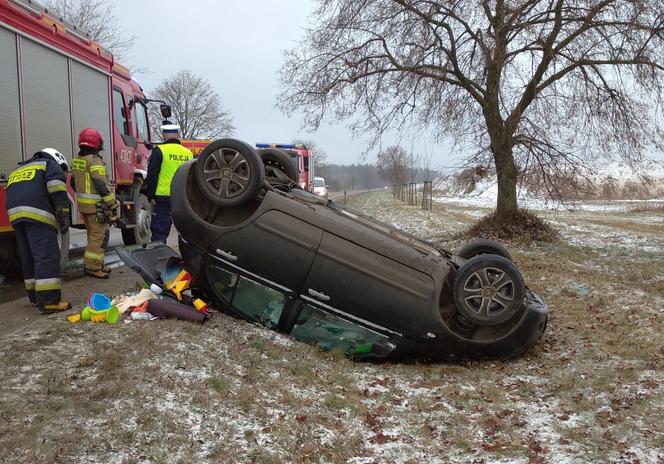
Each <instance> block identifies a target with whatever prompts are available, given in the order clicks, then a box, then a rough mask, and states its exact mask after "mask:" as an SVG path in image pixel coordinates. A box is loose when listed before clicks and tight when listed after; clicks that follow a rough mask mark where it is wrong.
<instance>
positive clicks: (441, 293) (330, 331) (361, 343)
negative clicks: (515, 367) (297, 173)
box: [134, 162, 548, 360]
mask: <svg viewBox="0 0 664 464" xmlns="http://www.w3.org/2000/svg"><path fill="white" fill-rule="evenodd" d="M192 166H194V162H190V163H187V164H185V165H183V166H182V167H180V169H179V170H178V171H177V173H176V175H175V177H174V180H173V186H172V195H171V202H172V211H173V220H174V224H175V226H176V228H177V229H178V232H179V234H180V237H179V239H180V251H181V253H182V258H183V259H184V261H185V263H186V265H187V268H188V270H189V271H190V272H191V273H192V275H193V276H194V277H195V278H197V279H198V281H199V282H200V283H201V286H202V289H203V291H204V292H205V293H206V295H207V296H208V297H210V298H212V300H213V301H214V302H217V303H218V304H219V305H220V306H221V307H222V308H223V309H225V310H227V311H229V312H231V313H233V314H235V315H237V316H239V317H242V318H245V319H247V320H249V321H251V322H254V323H259V324H262V325H264V326H266V327H268V328H271V329H276V330H280V331H283V332H286V333H289V334H292V335H294V336H295V337H296V338H298V339H300V340H303V341H306V342H315V343H317V344H318V345H319V346H321V347H323V348H325V347H329V348H330V349H341V350H343V351H344V352H345V353H346V354H348V355H350V356H353V357H360V358H363V357H368V358H376V357H379V358H391V359H400V358H427V359H454V360H460V359H468V358H477V357H503V358H504V357H509V356H513V355H516V354H519V353H522V352H523V351H524V350H525V349H527V348H529V347H530V346H532V345H534V344H535V343H536V342H537V341H538V340H539V339H540V338H541V336H542V334H543V332H544V329H545V327H546V321H547V315H548V306H546V303H544V302H543V300H541V298H539V297H538V296H537V295H536V294H535V293H533V292H531V291H529V290H528V291H527V293H526V298H524V301H523V305H522V309H521V310H520V311H519V312H518V313H517V314H516V315H515V316H514V317H513V318H512V319H510V321H509V323H505V324H502V325H500V326H497V327H482V326H477V325H475V326H472V327H470V328H469V327H467V326H465V325H464V324H463V323H461V322H463V321H462V319H460V318H459V315H458V312H457V311H456V309H455V307H454V305H453V304H452V302H451V297H450V294H451V289H450V285H451V281H452V280H453V278H454V275H455V272H456V270H457V269H458V267H459V265H460V264H463V262H464V261H465V260H463V259H462V258H459V257H458V256H455V255H453V254H451V253H449V252H447V251H446V250H444V249H442V248H439V247H436V246H434V245H432V244H430V243H427V242H424V241H422V240H420V239H418V238H416V237H413V236H412V235H409V234H406V233H404V232H401V231H398V230H396V229H394V228H392V227H390V226H388V225H386V224H382V223H380V222H378V221H375V220H373V219H371V218H368V217H366V216H364V215H362V214H360V213H357V212H354V211H351V210H349V209H347V208H345V207H344V206H343V205H339V204H338V203H335V202H331V201H328V200H325V199H323V198H321V197H319V196H316V195H314V194H312V193H309V192H305V191H303V190H299V189H293V190H284V191H279V190H277V189H274V190H273V189H268V190H267V191H264V192H263V193H261V194H260V196H259V197H257V198H256V200H255V201H254V202H252V203H247V204H246V205H243V206H242V207H240V208H223V209H222V208H219V207H214V206H212V205H210V204H209V202H207V201H206V200H205V199H204V198H202V197H201V196H200V192H198V191H197V189H196V185H195V179H194V176H193V169H192ZM155 253H156V251H155ZM160 253H164V252H163V251H162V252H160ZM143 257H145V256H143ZM146 263H154V260H148V259H146ZM134 268H135V263H134Z"/></svg>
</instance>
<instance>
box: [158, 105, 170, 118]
mask: <svg viewBox="0 0 664 464" xmlns="http://www.w3.org/2000/svg"><path fill="white" fill-rule="evenodd" d="M159 111H160V112H161V116H162V117H163V118H164V119H168V118H170V117H171V106H170V105H165V104H161V105H159Z"/></svg>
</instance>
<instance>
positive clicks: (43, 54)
mask: <svg viewBox="0 0 664 464" xmlns="http://www.w3.org/2000/svg"><path fill="white" fill-rule="evenodd" d="M146 106H147V100H146V98H145V95H144V94H143V90H142V89H141V87H140V86H139V85H138V84H137V83H136V81H134V80H133V79H132V77H131V75H130V73H129V70H128V69H127V68H125V67H123V66H121V65H120V64H118V63H116V62H115V60H114V57H113V55H112V54H111V53H110V52H109V51H108V50H105V49H104V48H103V47H101V46H100V45H99V44H97V43H95V42H94V41H92V40H90V37H89V36H88V35H87V34H86V33H85V32H83V31H81V30H79V29H77V28H76V27H75V26H72V25H70V24H68V23H66V22H65V21H62V20H60V19H56V18H54V17H52V16H51V15H49V13H48V11H47V10H46V9H45V8H44V7H42V6H41V5H39V4H38V3H37V2H35V1H31V0H0V147H2V150H1V151H0V274H5V275H7V274H9V273H11V271H12V270H15V271H17V270H18V257H17V253H16V246H15V243H14V237H13V232H12V228H11V226H10V224H9V219H8V217H7V211H6V204H5V189H4V188H3V187H2V182H1V180H2V179H4V178H6V176H7V175H8V174H9V173H10V172H11V171H12V170H13V169H15V167H16V164H17V162H19V161H21V160H25V159H27V158H30V157H31V156H32V155H33V154H34V153H35V152H36V151H39V150H40V149H42V148H44V147H53V148H55V149H57V150H59V151H60V152H61V153H63V154H65V156H67V157H68V158H69V159H71V156H72V154H73V153H76V152H77V146H76V143H77V137H78V133H79V131H81V130H82V129H83V128H86V127H94V128H96V129H98V130H99V131H100V132H101V133H102V134H103V136H104V145H105V147H104V151H103V152H102V155H103V158H104V160H105V162H106V164H107V166H109V168H110V169H109V172H110V173H112V182H113V183H114V184H115V189H116V195H117V197H118V199H119V200H120V201H121V203H122V207H121V216H120V219H119V221H118V226H119V227H120V228H121V229H122V237H123V240H124V242H125V243H126V244H134V243H145V242H147V241H148V240H149V237H150V231H149V221H150V205H149V202H148V199H147V197H146V196H145V195H144V194H143V193H141V185H142V183H143V180H144V179H145V177H146V175H147V160H148V156H149V154H150V150H151V148H152V144H151V140H150V123H149V119H148V112H147V107H146ZM69 194H70V199H71V200H72V207H73V210H72V224H73V227H75V228H83V225H82V221H81V220H80V218H79V214H78V211H77V210H76V201H74V200H75V196H74V192H73V191H71V189H70V192H69ZM62 239H63V246H62V249H63V251H65V252H66V253H64V255H65V256H66V255H67V254H68V248H69V247H68V236H67V235H65V236H64V237H62Z"/></svg>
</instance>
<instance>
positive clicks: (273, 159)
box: [258, 148, 299, 182]
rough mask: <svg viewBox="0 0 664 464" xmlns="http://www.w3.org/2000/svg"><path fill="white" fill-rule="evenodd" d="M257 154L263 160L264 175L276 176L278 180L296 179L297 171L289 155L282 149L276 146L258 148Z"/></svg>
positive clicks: (294, 180)
mask: <svg viewBox="0 0 664 464" xmlns="http://www.w3.org/2000/svg"><path fill="white" fill-rule="evenodd" d="M258 154H259V155H260V156H261V159H262V160H263V165H264V166H265V177H267V178H276V179H278V180H288V179H290V180H292V181H293V182H297V181H298V177H299V173H298V171H297V168H296V167H295V164H293V160H292V158H291V157H290V155H289V154H288V153H287V152H285V151H284V150H280V149H278V148H266V149H264V150H260V151H259V152H258Z"/></svg>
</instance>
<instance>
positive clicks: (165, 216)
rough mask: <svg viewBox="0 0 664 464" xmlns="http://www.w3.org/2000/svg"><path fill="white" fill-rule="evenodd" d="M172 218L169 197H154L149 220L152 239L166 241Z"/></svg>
mask: <svg viewBox="0 0 664 464" xmlns="http://www.w3.org/2000/svg"><path fill="white" fill-rule="evenodd" d="M172 225H173V218H172V216H171V197H166V196H157V197H155V205H154V208H153V211H152V219H151V221H150V231H151V232H152V241H161V242H164V243H166V239H167V238H168V234H169V233H170V232H171V226H172Z"/></svg>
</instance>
